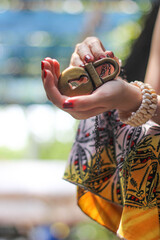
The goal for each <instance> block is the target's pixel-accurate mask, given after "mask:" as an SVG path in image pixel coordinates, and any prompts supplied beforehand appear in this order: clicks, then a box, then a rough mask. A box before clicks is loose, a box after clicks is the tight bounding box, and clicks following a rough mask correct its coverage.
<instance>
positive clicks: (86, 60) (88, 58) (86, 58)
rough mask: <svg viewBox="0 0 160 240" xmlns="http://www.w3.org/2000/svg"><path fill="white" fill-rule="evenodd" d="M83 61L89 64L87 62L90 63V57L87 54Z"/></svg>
mask: <svg viewBox="0 0 160 240" xmlns="http://www.w3.org/2000/svg"><path fill="white" fill-rule="evenodd" d="M84 60H85V62H86V63H89V62H91V61H92V58H91V56H90V55H89V54H87V55H86V56H85V57H84Z"/></svg>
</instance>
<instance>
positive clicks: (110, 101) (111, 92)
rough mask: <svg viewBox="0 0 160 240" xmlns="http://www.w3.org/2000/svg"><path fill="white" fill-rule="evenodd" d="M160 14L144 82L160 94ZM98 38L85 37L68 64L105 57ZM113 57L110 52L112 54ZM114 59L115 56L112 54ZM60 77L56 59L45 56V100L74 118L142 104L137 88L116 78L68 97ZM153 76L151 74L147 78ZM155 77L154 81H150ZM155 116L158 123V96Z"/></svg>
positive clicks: (43, 77)
mask: <svg viewBox="0 0 160 240" xmlns="http://www.w3.org/2000/svg"><path fill="white" fill-rule="evenodd" d="M159 43H160V13H159V14H158V17H157V21H156V25H155V29H154V34H153V39H152V48H151V53H150V57H149V63H148V67H147V71H146V77H145V82H148V83H150V84H151V85H152V86H153V88H154V89H155V90H156V91H157V93H160V84H159V82H160V71H159V66H160V44H159ZM106 53H109V54H111V52H108V51H106V50H105V48H104V46H103V44H102V43H101V41H100V40H99V39H98V38H96V37H88V38H86V39H85V40H84V41H83V42H82V43H79V44H77V45H76V47H75V51H74V52H73V54H72V56H71V60H70V66H84V64H85V63H86V62H93V61H96V60H98V59H100V58H103V57H105V56H106ZM111 56H112V54H111ZM112 57H113V58H114V59H115V60H116V61H118V59H117V58H116V57H114V56H112ZM59 76H60V65H59V63H58V61H57V60H55V59H51V58H45V59H44V61H42V80H43V84H44V88H45V91H46V94H47V97H48V99H49V100H50V101H51V102H52V103H53V104H54V105H56V106H57V107H59V108H60V109H62V110H64V111H66V112H68V113H69V114H71V115H72V116H73V117H74V118H76V119H87V118H89V117H92V116H95V115H98V114H100V113H103V112H105V111H109V110H112V109H118V110H120V111H121V112H124V113H128V112H133V111H134V112H135V111H136V110H137V109H138V108H139V106H140V105H141V101H142V95H141V91H140V89H139V88H137V87H136V86H133V85H131V84H129V83H127V82H126V81H124V80H122V79H121V78H119V77H117V78H116V79H115V80H113V81H109V82H107V83H105V84H103V85H102V86H101V87H99V88H98V89H96V90H95V91H94V92H93V93H92V94H91V95H85V96H78V97H72V98H69V97H67V96H64V95H61V94H60V92H59V91H58V88H57V83H58V78H59ZM150 76H152V77H150ZM153 79H154V81H153ZM64 103H72V108H64V107H63V106H64V105H63V104H64ZM156 114H157V116H155V117H153V119H152V120H153V121H155V122H156V123H158V124H160V96H158V107H157V111H156Z"/></svg>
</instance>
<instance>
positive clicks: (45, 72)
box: [44, 70, 47, 78]
mask: <svg viewBox="0 0 160 240" xmlns="http://www.w3.org/2000/svg"><path fill="white" fill-rule="evenodd" d="M46 77H47V71H46V70H44V78H46Z"/></svg>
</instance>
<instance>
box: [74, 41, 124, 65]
mask: <svg viewBox="0 0 160 240" xmlns="http://www.w3.org/2000/svg"><path fill="white" fill-rule="evenodd" d="M106 55H107V56H109V57H111V58H114V59H115V60H116V61H117V62H118V63H119V59H118V58H116V57H114V54H113V52H111V51H106V50H105V48H104V46H103V44H102V43H101V41H100V40H99V39H98V38H96V37H87V38H86V39H85V40H84V41H83V42H82V43H78V44H77V45H76V47H75V51H74V53H73V54H72V57H71V61H70V66H82V67H83V66H84V64H85V63H89V62H94V61H97V60H99V59H102V58H105V57H106Z"/></svg>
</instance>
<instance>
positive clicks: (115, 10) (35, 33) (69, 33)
mask: <svg viewBox="0 0 160 240" xmlns="http://www.w3.org/2000/svg"><path fill="white" fill-rule="evenodd" d="M151 6H152V1H149V0H145V1H143V0H137V1H132V0H119V1H118V0H112V1H107V0H106V1H103V0H0V160H3V161H4V160H10V161H13V160H19V161H22V160H26V159H27V160H31V159H32V160H41V161H47V160H51V161H54V160H58V161H61V160H67V158H68V155H69V152H70V149H71V146H72V143H73V140H74V136H75V133H76V128H77V124H78V121H76V120H74V119H73V118H72V117H71V116H70V115H68V114H67V113H65V112H63V111H61V110H59V109H57V108H56V107H55V106H53V105H52V104H51V103H50V102H49V101H47V98H46V95H45V92H44V89H43V84H42V81H41V68H40V66H41V60H43V59H44V58H45V57H47V56H48V57H51V58H56V59H58V61H59V62H60V64H61V71H62V70H63V69H65V68H66V67H67V66H68V64H69V60H70V57H71V54H72V52H73V50H74V47H75V45H76V44H77V43H78V42H80V41H82V40H83V39H84V38H85V37H87V36H93V35H95V36H97V37H99V38H100V39H101V41H102V43H103V45H104V46H105V48H106V49H108V50H112V51H113V52H114V54H115V55H116V56H117V57H119V58H120V59H121V60H122V63H123V64H124V63H125V60H126V58H127V56H129V54H130V51H131V47H132V44H133V42H134V41H135V39H137V38H138V36H139V35H140V33H141V31H142V29H143V24H144V19H145V16H146V15H147V14H148V13H149V12H150V10H151ZM57 229H60V233H59V235H57V236H59V237H57V238H54V237H53V234H51V232H52V231H51V230H52V228H51V226H48V227H44V226H43V227H41V228H38V227H37V228H34V229H32V230H31V231H30V232H29V236H30V237H26V236H25V235H23V234H22V235H19V238H18V237H17V238H16V237H12V238H5V234H4V235H3V234H0V237H1V236H2V237H3V239H19V240H25V239H30V240H34V239H35V240H41V239H42V240H56V239H66V240H96V239H99V240H104V239H109V240H110V239H117V238H116V237H115V236H114V235H113V234H111V233H110V232H108V231H106V229H104V228H102V227H101V226H99V225H98V224H96V223H94V222H87V223H86V222H85V223H83V222H82V223H77V224H75V225H74V226H72V227H71V228H70V227H69V226H67V225H65V224H64V225H63V224H62V225H61V227H60V228H58V227H57V228H55V229H54V230H55V231H57V232H58V230H57ZM0 230H1V231H2V229H1V228H0ZM4 232H5V233H6V232H7V230H6V231H4ZM9 232H10V233H13V232H14V231H13V229H11V228H9V229H8V234H9ZM62 232H64V235H62ZM42 233H43V234H42ZM45 234H46V235H45ZM57 234H58V233H57ZM65 234H66V235H65ZM42 235H43V236H46V237H43V238H42ZM17 236H18V235H17ZM0 239H2V238H0Z"/></svg>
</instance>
